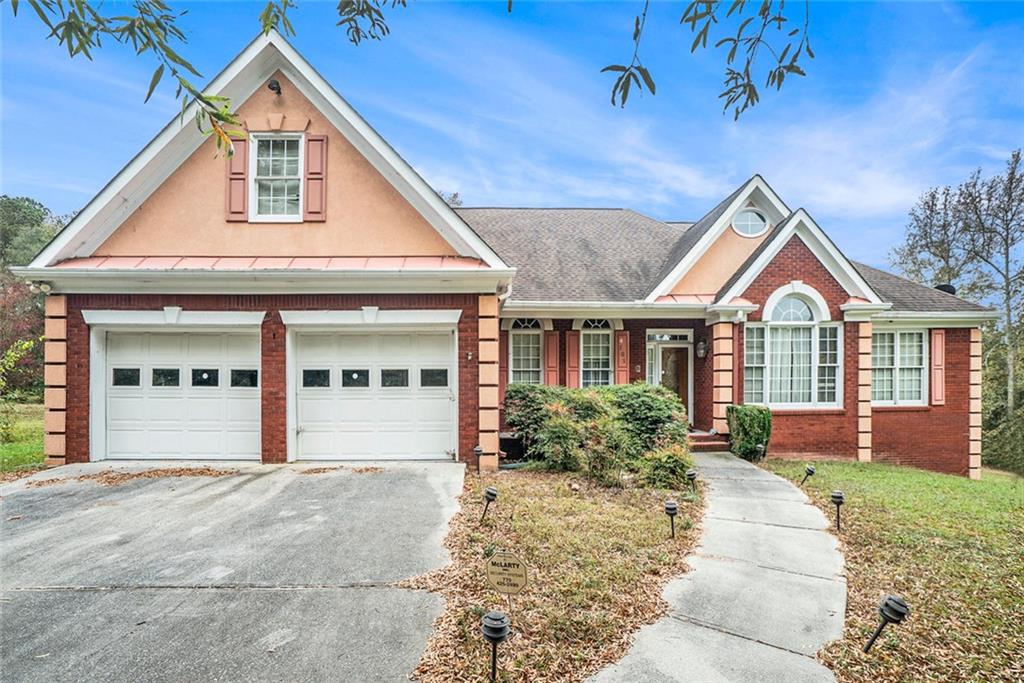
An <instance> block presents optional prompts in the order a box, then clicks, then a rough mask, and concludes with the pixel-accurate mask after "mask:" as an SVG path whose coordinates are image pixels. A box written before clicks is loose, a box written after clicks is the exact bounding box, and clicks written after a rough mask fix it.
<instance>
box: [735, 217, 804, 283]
mask: <svg viewBox="0 0 1024 683" xmlns="http://www.w3.org/2000/svg"><path fill="white" fill-rule="evenodd" d="M795 215H796V212H793V213H791V214H789V215H788V216H786V218H785V219H783V220H782V221H780V222H779V223H778V224H777V225H776V226H775V227H774V228H772V230H771V232H769V233H768V236H767V237H765V239H764V241H762V242H761V244H759V245H757V248H756V249H754V251H752V252H751V253H750V256H748V257H747V260H746V261H744V262H743V265H741V266H740V267H739V268H737V269H736V272H735V273H733V274H732V275H730V276H729V279H728V280H726V281H725V284H723V285H722V286H721V287H720V288H719V290H718V292H717V293H716V294H715V301H721V300H722V297H723V296H724V295H725V293H726V292H728V291H729V290H730V289H732V288H733V286H734V285H735V284H736V283H737V282H738V281H739V279H740V278H741V277H743V274H744V273H745V272H747V271H748V270H749V269H750V268H751V266H753V264H754V262H755V261H757V259H759V258H760V257H761V254H763V253H764V252H765V251H766V250H767V249H768V247H769V246H770V245H771V243H772V242H773V241H775V238H776V237H777V236H778V235H779V233H781V232H782V230H783V229H784V228H785V227H786V226H787V225H788V224H789V222H790V221H791V220H793V217H794V216H795Z"/></svg>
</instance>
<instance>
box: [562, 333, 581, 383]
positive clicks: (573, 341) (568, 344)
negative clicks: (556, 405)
mask: <svg viewBox="0 0 1024 683" xmlns="http://www.w3.org/2000/svg"><path fill="white" fill-rule="evenodd" d="M565 385H566V386H568V387H578V386H580V333H579V332H578V331H576V330H572V331H570V332H566V333H565Z"/></svg>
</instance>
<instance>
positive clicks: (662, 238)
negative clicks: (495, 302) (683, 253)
mask: <svg viewBox="0 0 1024 683" xmlns="http://www.w3.org/2000/svg"><path fill="white" fill-rule="evenodd" d="M456 211H457V213H458V214H459V215H460V216H462V218H464V219H465V220H466V222H467V223H469V224H470V225H471V226H473V228H474V229H475V230H476V231H477V232H478V233H479V234H480V235H481V236H482V237H483V238H484V239H485V240H487V243H488V244H490V245H491V246H492V247H494V249H495V250H496V251H497V252H498V254H499V255H500V256H501V257H502V258H503V259H505V260H506V261H507V262H509V263H515V264H517V270H516V277H515V280H514V281H513V283H512V299H513V300H514V301H517V302H518V301H533V302H536V301H619V302H633V301H637V300H639V299H642V298H643V297H644V296H645V295H646V294H647V292H648V290H649V289H650V283H651V282H652V281H653V280H654V278H655V276H656V275H657V274H658V273H659V271H660V269H661V266H662V262H663V261H664V259H665V253H666V252H668V251H669V250H671V248H672V246H673V245H674V244H675V243H676V242H678V240H679V237H680V234H681V232H682V231H681V230H680V228H677V227H674V226H671V225H667V224H665V223H662V222H661V221H657V220H655V219H653V218H649V217H647V216H644V215H642V214H639V213H637V212H635V211H631V210H629V209H512V208H463V209H457V210H456ZM683 234H685V233H683Z"/></svg>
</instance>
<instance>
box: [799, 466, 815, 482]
mask: <svg viewBox="0 0 1024 683" xmlns="http://www.w3.org/2000/svg"><path fill="white" fill-rule="evenodd" d="M812 476H814V465H808V466H807V467H805V468H804V478H803V479H801V480H800V486H801V487H803V485H804V482H805V481H807V479H808V478H809V477H812Z"/></svg>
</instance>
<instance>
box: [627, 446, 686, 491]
mask: <svg viewBox="0 0 1024 683" xmlns="http://www.w3.org/2000/svg"><path fill="white" fill-rule="evenodd" d="M691 467H693V459H692V458H691V457H690V452H689V451H688V450H687V449H686V447H685V446H682V445H679V444H675V445H671V446H666V447H664V448H658V449H656V450H653V451H650V452H648V453H645V454H644V456H643V458H642V459H641V467H640V476H641V478H642V479H643V481H644V483H645V484H647V485H648V486H653V487H655V488H659V489H679V488H682V487H683V486H685V485H686V470H688V469H690V468H691Z"/></svg>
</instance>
